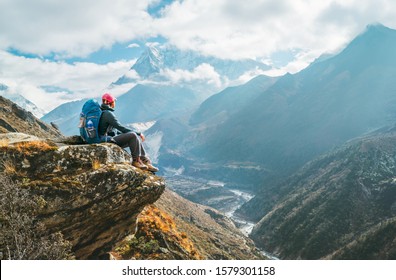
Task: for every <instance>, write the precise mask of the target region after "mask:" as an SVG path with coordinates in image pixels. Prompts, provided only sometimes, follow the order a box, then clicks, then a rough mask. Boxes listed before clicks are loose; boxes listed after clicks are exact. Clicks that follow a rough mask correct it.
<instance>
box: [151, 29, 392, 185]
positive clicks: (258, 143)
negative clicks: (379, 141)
mask: <svg viewBox="0 0 396 280" xmlns="http://www.w3.org/2000/svg"><path fill="white" fill-rule="evenodd" d="M394 65H396V31H395V30H392V29H389V28H387V27H384V26H382V25H371V26H368V27H367V29H366V30H365V32H363V33H362V34H361V35H359V36H358V37H357V38H355V39H354V40H353V41H352V42H351V43H350V44H349V45H348V46H347V47H346V48H345V49H344V50H343V51H341V52H340V53H339V54H337V55H334V56H331V57H329V58H327V59H325V58H323V59H321V60H318V61H316V62H315V63H313V64H312V65H310V66H309V67H307V68H306V69H304V70H303V71H301V72H299V73H297V74H295V75H291V74H286V75H284V76H283V77H280V78H278V79H276V82H274V81H275V80H274V79H272V80H271V82H274V83H273V84H271V82H270V83H267V84H266V85H264V87H261V88H260V86H259V85H258V84H260V82H261V80H262V79H265V78H256V79H253V80H252V81H250V82H249V83H248V84H246V85H242V86H239V87H236V88H230V89H227V90H224V91H223V92H221V93H219V94H216V95H213V96H212V97H210V98H208V99H207V100H206V101H205V102H203V103H202V104H201V106H200V108H199V109H198V110H197V111H195V112H194V113H193V114H192V117H191V119H190V122H189V124H188V125H189V126H188V127H189V129H190V130H189V131H190V133H188V134H187V138H185V139H186V141H182V140H180V139H179V142H180V143H181V144H179V146H177V145H174V146H173V147H168V149H171V150H179V151H183V153H184V154H186V155H187V157H193V158H195V159H196V161H199V162H208V163H213V165H214V166H217V167H219V168H221V169H222V170H223V171H224V167H225V166H227V165H230V164H231V165H232V168H233V171H232V172H234V173H235V168H234V163H236V164H237V165H239V166H241V167H243V166H253V167H257V169H258V170H260V171H258V172H256V173H257V175H256V177H262V179H263V180H264V181H263V183H264V182H267V183H268V182H272V181H273V180H274V178H275V179H279V178H283V177H284V176H286V175H289V174H291V172H293V171H295V170H296V169H297V168H298V167H300V166H302V165H303V164H304V163H306V162H307V161H309V160H311V159H313V158H314V157H315V156H318V155H320V154H322V153H324V152H326V151H328V150H330V149H332V148H334V147H336V146H338V145H341V144H343V143H344V142H345V141H347V140H349V139H352V138H354V137H358V136H360V135H362V134H365V133H368V132H370V131H373V130H375V129H377V128H379V127H382V126H386V125H390V124H393V123H394V121H395V119H396V110H395V108H396V107H395V105H396V83H395V79H394V77H395V76H396V67H394ZM249 87H252V88H249ZM255 90H257V92H255ZM231 104H232V105H231ZM154 129H155V126H153V127H152V128H151V130H154ZM167 129H168V130H170V131H171V130H172V128H167ZM163 132H164V136H163V141H166V138H167V133H166V131H163ZM171 134H172V133H171ZM169 137H170V138H174V136H173V135H170V136H169ZM188 142H189V143H191V144H188V145H187V146H186V143H188ZM173 144H175V143H173ZM163 156H166V155H165V154H164V155H163ZM172 156H173V155H172ZM167 162H169V161H167ZM179 162H180V160H179ZM175 167H177V166H175ZM214 173H216V174H219V176H218V179H221V178H222V177H223V178H224V176H223V174H224V172H220V171H218V170H217V171H216V172H214ZM222 173H223V174H222ZM215 176H216V175H215ZM238 177H239V176H238ZM255 188H257V185H256V186H255Z"/></svg>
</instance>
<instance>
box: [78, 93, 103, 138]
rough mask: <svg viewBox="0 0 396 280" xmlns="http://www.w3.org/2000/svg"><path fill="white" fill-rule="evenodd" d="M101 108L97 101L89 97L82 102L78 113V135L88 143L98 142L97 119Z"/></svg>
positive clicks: (100, 113) (100, 114)
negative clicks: (82, 104) (80, 110)
mask: <svg viewBox="0 0 396 280" xmlns="http://www.w3.org/2000/svg"><path fill="white" fill-rule="evenodd" d="M101 116H102V109H101V108H100V105H99V103H98V101H96V100H95V99H89V100H88V101H86V102H85V103H84V106H83V108H82V112H81V114H80V125H79V126H78V127H79V128H80V135H81V137H82V138H83V139H84V141H85V142H87V143H88V144H94V143H100V142H101V141H100V135H99V121H100V117H101Z"/></svg>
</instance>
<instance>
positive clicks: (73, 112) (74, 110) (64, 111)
mask: <svg viewBox="0 0 396 280" xmlns="http://www.w3.org/2000/svg"><path fill="white" fill-rule="evenodd" d="M85 101H87V99H82V100H77V101H71V102H67V103H65V104H62V105H60V106H58V107H56V108H55V109H53V110H52V111H51V112H49V113H47V114H45V115H44V116H43V117H42V118H41V120H42V121H44V122H46V123H51V122H52V123H55V124H56V125H57V126H58V127H59V129H60V130H61V131H62V133H63V134H64V135H68V136H70V135H76V134H79V131H78V127H77V126H78V122H79V119H80V113H81V109H82V107H83V105H84V103H85Z"/></svg>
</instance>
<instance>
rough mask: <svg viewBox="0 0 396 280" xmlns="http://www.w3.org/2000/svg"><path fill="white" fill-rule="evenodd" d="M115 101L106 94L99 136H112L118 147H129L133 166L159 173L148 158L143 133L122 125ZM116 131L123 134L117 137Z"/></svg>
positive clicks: (102, 107) (103, 101)
mask: <svg viewBox="0 0 396 280" xmlns="http://www.w3.org/2000/svg"><path fill="white" fill-rule="evenodd" d="M115 101H116V98H114V97H113V96H112V95H111V94H110V93H105V94H104V95H103V96H102V105H101V109H102V110H103V113H102V116H101V118H100V121H99V135H100V136H101V137H105V136H107V135H108V136H112V140H114V142H115V143H116V144H117V145H118V146H120V147H122V148H126V147H129V149H130V150H131V155H132V158H133V162H132V165H133V166H135V167H137V168H140V169H142V170H149V171H151V172H157V171H158V168H157V167H155V166H153V165H152V164H151V161H150V159H149V158H148V157H147V156H146V151H145V150H144V147H143V144H142V142H144V140H145V137H144V135H143V133H139V132H133V131H132V130H131V129H129V128H126V127H125V126H123V125H121V124H120V122H119V121H118V120H117V118H116V116H115V115H114V113H113V112H114V107H115ZM115 129H116V130H118V131H120V132H121V134H118V135H117V132H116V131H115ZM106 132H107V133H106Z"/></svg>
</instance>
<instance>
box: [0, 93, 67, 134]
mask: <svg viewBox="0 0 396 280" xmlns="http://www.w3.org/2000/svg"><path fill="white" fill-rule="evenodd" d="M6 132H25V133H29V134H31V135H34V136H37V137H44V138H50V137H56V136H60V135H61V132H60V131H59V130H57V129H56V128H55V127H53V126H51V125H48V124H46V123H44V122H42V121H41V120H39V119H38V118H36V117H35V116H33V114H32V113H30V112H27V111H25V110H24V109H23V108H21V107H20V106H18V105H16V104H15V103H13V102H12V101H10V100H8V99H6V98H4V97H2V96H0V133H6Z"/></svg>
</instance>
